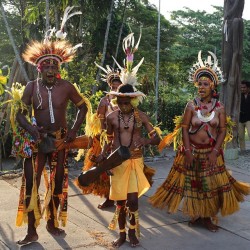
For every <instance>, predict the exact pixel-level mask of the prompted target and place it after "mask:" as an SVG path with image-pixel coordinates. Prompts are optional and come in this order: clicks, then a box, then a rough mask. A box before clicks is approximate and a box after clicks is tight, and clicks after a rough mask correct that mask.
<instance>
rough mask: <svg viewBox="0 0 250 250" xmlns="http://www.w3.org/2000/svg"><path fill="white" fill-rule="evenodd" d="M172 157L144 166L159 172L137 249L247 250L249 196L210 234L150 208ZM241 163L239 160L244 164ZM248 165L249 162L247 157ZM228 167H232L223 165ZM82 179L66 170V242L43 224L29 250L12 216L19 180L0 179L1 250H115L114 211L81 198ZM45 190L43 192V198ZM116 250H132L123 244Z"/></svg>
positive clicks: (238, 173)
mask: <svg viewBox="0 0 250 250" xmlns="http://www.w3.org/2000/svg"><path fill="white" fill-rule="evenodd" d="M173 157H174V153H173V152H171V151H168V152H167V157H165V158H164V159H158V160H157V161H152V162H147V164H148V165H149V166H152V167H154V168H155V169H156V170H157V172H156V175H155V178H154V184H153V187H152V188H151V189H150V190H149V191H148V192H147V193H146V195H144V196H143V197H141V198H140V202H139V209H140V225H141V238H140V246H139V247H137V249H138V250H139V249H145V250H180V249H184V250H200V249H202V250H211V249H213V250H221V249H225V250H249V249H250V223H249V221H250V196H248V197H247V198H246V201H245V202H244V203H242V204H241V209H240V211H239V212H237V213H235V214H233V215H231V216H228V217H220V216H219V226H220V230H219V232H217V233H212V232H209V231H208V230H206V229H205V228H203V227H198V226H196V227H189V226H188V218H187V217H186V216H184V215H183V214H182V213H181V211H179V212H178V213H176V214H167V213H166V211H162V210H158V209H155V208H153V207H152V206H151V205H150V204H149V203H148V201H147V200H148V197H149V196H150V195H151V194H153V193H154V192H155V190H156V188H157V187H158V186H159V185H160V184H161V183H162V182H163V181H164V180H165V178H166V176H167V174H168V172H169V170H170V168H171V165H172V162H173ZM242 157H243V156H241V157H240V159H241V161H242ZM243 161H246V164H247V165H248V164H249V165H250V158H249V157H245V160H244V159H243ZM227 164H230V162H229V163H227ZM228 168H229V169H230V170H231V172H232V175H233V176H234V177H235V178H236V179H238V180H242V181H245V182H249V183H250V172H249V171H247V170H245V169H242V168H239V167H233V166H231V165H228ZM79 173H80V169H79V168H77V167H72V168H71V169H70V183H69V186H70V188H69V213H68V224H67V227H66V236H65V237H53V236H51V235H50V234H49V233H48V232H47V231H46V229H45V222H44V220H42V222H41V225H40V226H39V228H38V234H39V240H38V242H36V243H32V244H30V245H27V246H23V247H19V246H18V245H16V243H15V242H16V241H17V240H19V239H21V238H23V236H24V235H25V233H26V230H27V227H26V226H24V227H22V228H16V227H15V215H16V209H17V202H18V196H19V187H20V181H21V180H20V174H18V173H16V174H5V175H2V176H0V190H1V191H0V250H2V249H4V250H6V249H11V250H15V249H35V250H41V249H48V250H59V249H91V250H92V249H93V250H97V249H98V250H101V249H113V248H112V246H111V244H110V242H111V241H112V240H114V239H115V238H116V237H117V235H118V231H110V230H109V229H107V225H108V223H109V222H110V221H111V219H112V216H113V213H114V210H115V209H114V207H113V208H109V209H107V210H105V211H102V210H100V209H98V208H97V205H98V203H100V202H101V201H102V200H103V199H101V198H100V197H96V196H93V195H85V196H84V195H82V194H81V193H80V191H79V190H78V188H77V187H75V186H74V184H73V180H74V178H75V177H76V176H78V174H79ZM43 191H44V187H43V186H42V187H41V193H43ZM120 249H131V248H130V246H129V243H128V242H126V243H125V244H124V245H123V246H122V247H120Z"/></svg>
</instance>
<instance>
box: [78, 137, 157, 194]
mask: <svg viewBox="0 0 250 250" xmlns="http://www.w3.org/2000/svg"><path fill="white" fill-rule="evenodd" d="M101 150H102V149H101V145H100V141H99V140H98V139H97V138H96V137H94V138H93V144H92V147H91V148H90V149H89V150H88V152H87V154H86V157H85V160H84V166H83V169H82V170H83V171H87V170H89V169H90V168H92V167H93V166H94V164H95V163H94V162H93V161H91V160H90V159H89V158H90V156H91V155H95V156H98V155H99V154H100V153H101ZM143 171H144V174H145V176H146V178H147V180H148V182H149V184H150V186H152V185H153V176H154V174H155V169H153V168H151V167H149V166H147V165H145V164H144V168H143ZM74 183H75V185H76V186H77V187H78V188H80V189H81V190H82V193H83V194H94V195H98V196H101V197H106V198H107V197H109V190H110V177H109V176H108V175H107V174H106V172H105V173H102V174H101V176H100V178H99V179H98V180H96V181H95V182H93V183H91V184H90V185H89V186H87V187H83V186H81V185H80V183H79V182H78V179H75V181H74Z"/></svg>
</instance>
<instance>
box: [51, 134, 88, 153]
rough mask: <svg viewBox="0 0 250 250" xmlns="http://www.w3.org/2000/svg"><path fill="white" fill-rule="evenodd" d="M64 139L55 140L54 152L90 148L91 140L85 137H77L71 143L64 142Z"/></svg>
mask: <svg viewBox="0 0 250 250" xmlns="http://www.w3.org/2000/svg"><path fill="white" fill-rule="evenodd" d="M64 140H65V138H63V139H60V140H55V147H56V150H62V149H64V148H67V149H80V148H82V149H88V148H90V147H91V144H92V139H91V138H90V137H88V136H86V135H81V136H77V137H76V138H75V140H74V141H72V142H64Z"/></svg>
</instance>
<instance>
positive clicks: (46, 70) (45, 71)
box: [41, 64, 59, 85]
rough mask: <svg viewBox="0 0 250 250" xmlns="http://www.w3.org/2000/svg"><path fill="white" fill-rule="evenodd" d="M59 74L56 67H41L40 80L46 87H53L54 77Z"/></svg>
mask: <svg viewBox="0 0 250 250" xmlns="http://www.w3.org/2000/svg"><path fill="white" fill-rule="evenodd" d="M58 73H59V68H58V65H54V64H47V65H43V66H42V67H41V74H42V80H43V82H44V83H45V84H47V85H54V84H55V82H56V75H57V74H58Z"/></svg>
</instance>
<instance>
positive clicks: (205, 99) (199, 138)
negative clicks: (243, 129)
mask: <svg viewBox="0 0 250 250" xmlns="http://www.w3.org/2000/svg"><path fill="white" fill-rule="evenodd" d="M212 89H213V86H211V84H210V82H209V81H208V80H199V82H198V94H199V96H200V98H201V99H202V104H204V105H206V106H207V107H208V111H209V109H210V108H211V105H212V104H211V100H212ZM193 116H196V111H195V110H194V108H193V106H192V104H191V102H190V103H188V104H187V107H186V109H185V112H184V117H183V124H190V123H191V119H192V117H193ZM215 117H217V118H218V120H219V125H218V127H219V129H218V127H211V126H210V124H209V123H207V124H208V126H209V127H210V131H211V134H212V135H213V137H214V138H216V144H215V145H214V148H215V149H217V151H216V150H212V151H211V152H210V153H209V154H208V156H207V157H208V165H209V167H211V168H213V167H215V166H216V160H217V154H218V150H219V149H220V148H221V145H222V143H223V141H224V138H225V136H226V130H225V129H224V128H225V127H226V114H225V110H224V107H223V106H222V105H221V107H220V108H219V109H217V110H216V114H215ZM182 138H183V144H184V147H185V158H186V159H185V166H186V167H187V168H190V167H192V165H193V162H194V161H195V158H194V156H193V154H192V147H191V145H190V140H192V141H193V142H194V143H196V144H209V137H208V135H207V132H206V131H205V129H201V130H199V131H198V132H197V133H195V134H189V126H187V127H183V128H182ZM201 219H202V222H203V223H204V225H205V226H206V227H207V228H208V229H209V230H210V231H217V230H218V227H217V226H216V225H214V224H213V223H212V221H211V219H210V218H201ZM199 220H200V218H199ZM194 221H195V219H194V220H193V222H192V221H191V224H192V223H194Z"/></svg>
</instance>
